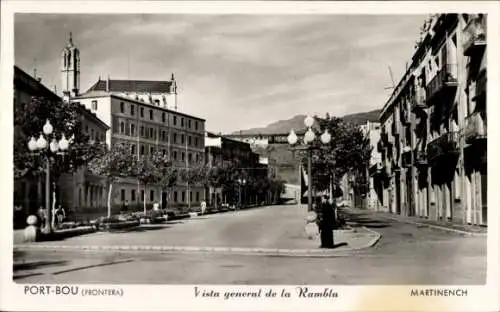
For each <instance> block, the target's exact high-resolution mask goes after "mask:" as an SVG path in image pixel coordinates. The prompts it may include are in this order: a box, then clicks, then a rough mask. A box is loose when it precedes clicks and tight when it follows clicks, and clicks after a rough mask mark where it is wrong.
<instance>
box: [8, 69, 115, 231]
mask: <svg viewBox="0 0 500 312" xmlns="http://www.w3.org/2000/svg"><path fill="white" fill-rule="evenodd" d="M33 96H37V97H43V98H44V100H46V102H47V105H51V103H55V102H58V101H59V102H60V101H62V99H61V98H60V97H59V96H58V95H57V94H55V93H54V92H52V91H50V90H49V89H48V88H46V87H45V86H44V85H43V84H42V83H41V79H39V78H38V79H37V78H35V77H32V76H30V75H28V74H27V73H26V72H24V71H23V70H22V69H20V68H19V67H17V66H14V106H16V105H22V106H25V105H29V103H31V99H32V97H33ZM77 109H78V118H79V119H80V121H81V125H82V127H83V131H84V133H85V134H87V135H88V136H89V137H90V140H95V141H99V140H102V139H103V138H104V137H105V133H106V131H107V130H108V127H107V126H106V124H104V122H103V121H101V120H100V119H99V118H98V117H97V116H96V115H95V114H93V113H91V112H90V111H89V110H87V109H86V108H85V107H83V106H78V107H77ZM14 133H15V134H14V140H16V141H17V140H21V141H25V142H26V144H27V142H28V139H29V138H27V137H26V136H25V135H24V134H23V133H22V132H21V131H20V130H19V129H17V128H16V127H15V130H14ZM70 148H71V146H70ZM54 182H56V191H57V200H58V204H60V205H61V206H62V207H63V208H65V210H66V211H67V212H68V213H75V214H77V215H82V214H93V213H97V212H98V211H99V208H101V207H105V205H106V203H105V199H104V198H105V195H103V194H106V190H107V187H106V184H105V182H104V181H103V179H102V178H100V177H97V176H94V175H92V174H90V173H89V172H88V170H87V169H86V167H84V166H83V167H80V168H78V169H77V171H76V172H75V173H72V174H69V173H68V174H62V175H61V176H60V177H59V180H58V181H54ZM52 191H54V189H52ZM14 206H17V207H22V208H23V213H22V215H26V214H34V213H35V212H36V210H37V209H38V207H40V206H44V207H45V175H44V174H43V175H41V176H38V177H21V178H19V179H16V180H15V181H14ZM20 222H21V226H24V222H25V218H24V219H23V220H20Z"/></svg>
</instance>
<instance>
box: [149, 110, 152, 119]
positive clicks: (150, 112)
mask: <svg viewBox="0 0 500 312" xmlns="http://www.w3.org/2000/svg"><path fill="white" fill-rule="evenodd" d="M149 120H153V110H152V109H150V110H149Z"/></svg>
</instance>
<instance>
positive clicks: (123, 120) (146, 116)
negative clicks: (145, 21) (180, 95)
mask: <svg viewBox="0 0 500 312" xmlns="http://www.w3.org/2000/svg"><path fill="white" fill-rule="evenodd" d="M71 55H72V56H71ZM79 55H80V53H79V50H78V49H77V48H76V47H75V46H74V43H73V41H72V38H71V37H70V42H69V44H68V47H66V48H65V49H64V50H63V53H62V59H63V60H62V61H61V66H62V67H61V73H62V79H63V86H64V87H65V88H66V89H64V90H63V93H64V94H65V96H66V97H68V98H69V99H70V100H71V101H72V102H77V103H79V104H81V105H83V106H84V107H86V108H87V109H88V110H89V111H90V112H92V113H94V114H96V115H97V116H98V117H99V118H100V119H101V120H102V121H103V122H104V123H105V124H106V125H107V126H108V127H109V129H110V131H108V132H107V133H106V137H105V140H106V142H107V144H108V145H109V146H112V145H114V144H125V145H127V146H129V147H130V151H131V153H132V154H133V155H137V157H140V156H142V155H147V154H153V153H155V152H161V153H163V154H164V155H166V156H167V157H168V158H169V159H170V160H171V161H172V162H173V164H174V165H175V166H176V167H178V168H179V169H182V168H187V167H190V166H194V165H197V164H202V163H203V161H204V159H205V148H204V135H205V120H204V119H202V118H198V117H195V116H191V115H188V114H184V113H182V112H180V111H177V110H176V109H177V83H176V81H175V78H174V75H173V74H172V76H171V79H170V80H166V81H150V80H117V79H110V78H109V77H108V78H107V79H106V80H103V79H101V78H100V77H99V78H98V79H97V81H96V82H95V83H94V84H93V85H92V86H91V87H90V88H89V89H88V90H87V91H85V92H83V93H80V92H79V84H80V82H79V77H80V75H79V72H80V58H79ZM68 56H70V57H68ZM114 189H115V190H116V192H117V194H115V195H114V196H113V197H112V198H113V205H115V206H120V205H122V204H123V203H124V202H125V201H128V203H129V206H131V207H133V206H140V207H142V205H143V203H144V201H146V203H147V205H149V206H151V205H152V204H153V203H155V202H157V203H160V204H161V206H162V207H164V208H165V207H169V208H173V207H184V206H191V205H199V203H200V202H201V201H202V200H203V199H204V189H203V187H202V186H199V185H187V184H186V183H184V182H183V181H181V180H180V179H179V182H178V183H177V185H176V186H175V187H173V188H172V191H171V192H170V193H167V192H165V191H163V192H162V191H161V190H160V188H159V187H158V186H156V185H151V186H147V187H146V188H145V187H144V186H143V185H140V184H139V183H138V182H137V180H136V179H134V178H128V179H122V180H121V181H120V182H119V183H118V184H117V186H116V187H114Z"/></svg>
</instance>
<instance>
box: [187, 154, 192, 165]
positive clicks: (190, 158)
mask: <svg viewBox="0 0 500 312" xmlns="http://www.w3.org/2000/svg"><path fill="white" fill-rule="evenodd" d="M192 160H193V155H192V154H191V153H189V154H188V162H189V163H191V161H192Z"/></svg>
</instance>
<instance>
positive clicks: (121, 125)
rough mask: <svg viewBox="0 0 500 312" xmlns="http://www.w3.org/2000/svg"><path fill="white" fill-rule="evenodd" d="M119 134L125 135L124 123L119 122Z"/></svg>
mask: <svg viewBox="0 0 500 312" xmlns="http://www.w3.org/2000/svg"><path fill="white" fill-rule="evenodd" d="M120 133H125V123H124V122H123V121H120Z"/></svg>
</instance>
